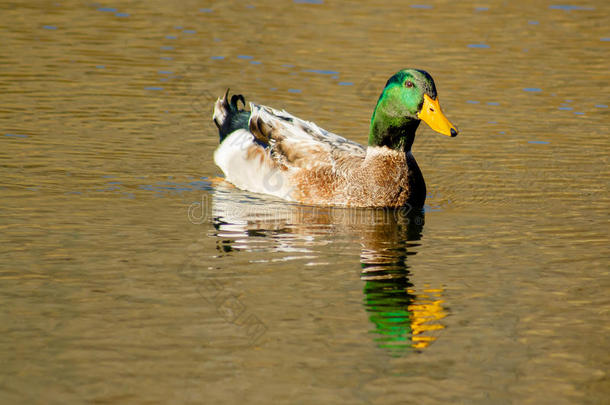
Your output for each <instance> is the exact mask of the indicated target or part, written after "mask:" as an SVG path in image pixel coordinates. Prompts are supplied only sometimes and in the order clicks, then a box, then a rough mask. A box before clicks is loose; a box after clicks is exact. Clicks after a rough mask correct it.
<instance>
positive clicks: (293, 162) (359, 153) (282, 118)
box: [248, 103, 366, 169]
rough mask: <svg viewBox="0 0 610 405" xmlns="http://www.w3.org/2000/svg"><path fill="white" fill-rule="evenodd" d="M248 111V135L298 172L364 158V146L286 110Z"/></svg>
mask: <svg viewBox="0 0 610 405" xmlns="http://www.w3.org/2000/svg"><path fill="white" fill-rule="evenodd" d="M250 109H251V115H250V120H249V125H248V129H249V131H250V133H252V135H253V136H254V138H255V139H256V142H258V143H259V144H260V145H261V146H263V147H264V148H265V149H267V150H268V151H269V153H270V154H271V156H272V157H273V158H274V159H276V160H277V161H278V163H280V164H283V165H286V166H288V167H295V168H302V169H310V168H312V167H314V166H317V165H332V166H333V167H334V166H335V165H336V163H337V159H340V158H345V157H353V158H359V157H360V158H364V157H365V156H366V149H365V147H364V146H362V145H360V144H359V143H356V142H353V141H350V140H348V139H346V138H343V137H342V136H339V135H337V134H333V133H332V132H328V131H326V130H325V129H322V128H320V127H319V126H317V125H316V124H314V123H313V122H309V121H305V120H302V119H300V118H297V117H295V116H294V115H292V114H289V113H287V112H286V111H283V110H282V111H278V110H275V109H273V108H271V107H266V106H262V105H256V104H253V103H250Z"/></svg>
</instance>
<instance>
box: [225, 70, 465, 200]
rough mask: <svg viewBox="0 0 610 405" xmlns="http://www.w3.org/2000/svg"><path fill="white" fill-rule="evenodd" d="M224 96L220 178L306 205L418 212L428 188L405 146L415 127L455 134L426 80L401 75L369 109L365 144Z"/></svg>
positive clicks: (423, 75) (415, 73)
mask: <svg viewBox="0 0 610 405" xmlns="http://www.w3.org/2000/svg"><path fill="white" fill-rule="evenodd" d="M240 101H241V103H242V104H243V106H244V107H245V106H246V102H245V99H244V97H243V96H242V95H233V96H232V97H231V99H230V100H229V90H227V92H226V94H225V95H224V97H221V98H219V99H218V100H217V101H216V105H215V107H214V115H213V119H214V122H215V123H216V126H217V127H218V132H219V134H220V145H219V147H218V148H217V149H216V151H215V152H214V162H215V163H216V164H217V165H218V166H219V167H220V168H221V169H222V171H223V172H224V174H225V179H226V180H227V181H229V182H231V183H233V184H234V185H235V186H237V187H239V188H241V189H244V190H247V191H251V192H256V193H264V194H270V195H273V196H277V197H280V198H283V199H286V200H289V201H296V202H300V203H304V204H323V205H338V206H352V207H402V206H405V205H407V204H409V205H411V206H417V207H421V206H423V204H424V201H425V199H426V184H425V182H424V178H423V176H422V173H421V171H420V169H419V167H418V166H417V162H416V161H415V158H414V157H413V154H412V153H411V145H412V144H413V140H414V137H415V131H416V129H417V127H418V125H419V123H420V121H422V120H423V121H424V122H426V123H427V124H428V125H429V126H430V127H431V128H432V129H433V130H435V131H437V132H440V133H441V134H444V135H448V136H452V137H454V136H456V135H457V134H458V130H457V128H456V127H455V126H454V125H453V124H451V122H449V120H448V119H447V118H446V117H445V116H444V115H443V112H442V111H441V108H440V105H439V102H438V97H437V94H436V87H435V85H434V80H433V79H432V77H431V76H430V75H429V74H428V73H427V72H425V71H423V70H418V69H404V70H401V71H399V72H397V73H396V74H395V75H393V76H392V77H391V78H390V79H389V80H388V82H387V83H386V85H385V87H384V89H383V91H382V93H381V96H380V97H379V100H378V101H377V106H376V107H375V110H374V111H373V116H372V118H371V126H370V130H369V137H368V146H363V145H360V144H359V143H356V142H353V141H350V140H348V139H345V138H343V137H341V136H339V135H336V134H333V133H331V132H328V131H326V130H324V129H322V128H320V127H318V126H317V125H316V124H314V123H312V122H308V121H304V120H302V119H300V118H297V117H295V116H293V115H291V114H289V113H287V112H286V111H278V110H275V109H273V108H270V107H266V106H263V105H256V104H254V103H250V111H246V110H245V109H240V108H239V102H240Z"/></svg>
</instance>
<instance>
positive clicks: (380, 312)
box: [360, 211, 446, 356]
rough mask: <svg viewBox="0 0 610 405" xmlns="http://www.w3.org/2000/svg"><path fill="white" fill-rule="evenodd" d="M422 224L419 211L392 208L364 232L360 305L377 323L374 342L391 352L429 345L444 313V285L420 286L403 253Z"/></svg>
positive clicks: (410, 246) (372, 320) (397, 353)
mask: <svg viewBox="0 0 610 405" xmlns="http://www.w3.org/2000/svg"><path fill="white" fill-rule="evenodd" d="M423 224H424V214H423V212H421V211H417V212H412V213H407V214H402V213H400V212H396V213H395V215H394V218H392V220H391V221H388V222H385V223H383V224H381V223H380V224H379V225H378V226H375V227H374V229H373V230H372V232H370V233H367V234H365V236H363V250H362V253H361V256H360V262H361V265H362V274H361V278H362V280H364V281H365V284H364V289H363V291H364V306H365V309H366V311H367V312H369V314H370V315H369V319H370V321H371V322H372V323H373V324H374V325H375V329H373V330H371V333H372V334H374V335H375V336H376V337H375V342H376V343H377V345H378V346H379V347H380V348H383V349H385V350H388V351H389V352H390V354H391V355H393V356H400V355H402V354H403V353H405V352H407V351H409V350H412V349H423V348H425V347H427V346H428V345H429V344H430V343H431V342H432V341H434V339H435V337H434V336H432V332H433V331H434V330H438V329H443V328H444V326H443V325H442V324H440V323H438V321H439V320H440V319H442V318H444V317H445V316H446V312H445V310H444V309H443V307H442V302H443V301H442V290H441V289H431V288H428V286H424V288H422V289H421V290H418V289H416V288H415V286H414V285H413V284H412V283H411V282H410V281H409V276H410V273H409V267H408V266H407V256H408V255H410V254H415V252H409V251H408V249H409V248H413V247H414V246H417V244H416V243H415V242H416V241H418V240H419V239H421V233H422V229H423Z"/></svg>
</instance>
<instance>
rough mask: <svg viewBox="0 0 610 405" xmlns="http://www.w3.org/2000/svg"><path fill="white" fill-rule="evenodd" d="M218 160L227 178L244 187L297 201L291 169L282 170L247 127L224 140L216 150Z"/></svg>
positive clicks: (217, 162)
mask: <svg viewBox="0 0 610 405" xmlns="http://www.w3.org/2000/svg"><path fill="white" fill-rule="evenodd" d="M261 157H262V158H261ZM214 162H215V163H216V164H217V165H218V167H220V168H221V169H222V171H223V172H224V174H225V176H226V180H227V181H229V182H231V183H233V184H234V185H235V186H237V187H239V188H241V189H243V190H248V191H252V192H255V193H263V194H270V195H273V196H276V197H280V198H283V199H286V200H290V201H293V198H292V197H291V194H292V186H291V184H290V180H289V177H290V169H287V170H280V169H279V168H278V167H277V165H276V164H275V163H274V162H273V161H272V159H271V157H270V156H269V152H268V151H267V150H265V149H263V148H262V147H261V146H260V145H258V144H256V142H255V141H254V137H253V136H252V134H251V133H250V132H249V131H246V130H245V129H238V130H237V131H234V132H232V133H231V134H230V135H229V136H227V138H226V139H224V140H223V142H222V143H221V144H220V146H219V147H218V149H216V151H215V152H214Z"/></svg>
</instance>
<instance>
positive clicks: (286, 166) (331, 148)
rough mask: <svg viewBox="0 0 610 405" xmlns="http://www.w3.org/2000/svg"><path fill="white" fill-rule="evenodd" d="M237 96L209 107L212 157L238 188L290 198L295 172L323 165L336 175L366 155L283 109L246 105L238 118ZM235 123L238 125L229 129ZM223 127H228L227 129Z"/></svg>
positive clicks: (291, 197) (360, 148) (361, 148)
mask: <svg viewBox="0 0 610 405" xmlns="http://www.w3.org/2000/svg"><path fill="white" fill-rule="evenodd" d="M239 97H241V96H239ZM239 100H240V98H236V96H233V98H232V100H231V103H229V102H228V94H227V95H225V97H224V98H220V99H218V101H217V102H216V106H215V109H214V121H215V122H216V125H217V126H218V127H219V131H220V133H221V144H220V146H219V147H218V149H216V151H215V152H214V161H215V162H216V164H217V165H218V166H219V167H220V168H221V169H222V171H223V172H224V173H225V176H226V179H227V180H228V181H230V182H231V183H233V184H235V185H236V186H237V187H239V188H242V189H245V190H249V191H253V192H258V193H265V194H271V195H275V196H278V197H281V198H285V199H288V200H292V199H295V197H294V194H293V193H294V186H295V185H294V175H295V174H297V173H299V172H302V171H304V170H305V171H308V170H313V169H316V168H320V167H325V168H326V169H329V170H327V172H331V173H332V174H333V175H337V176H342V172H343V171H344V170H346V168H347V167H348V166H350V165H352V164H353V163H354V162H358V161H361V160H363V159H364V158H365V157H366V149H365V148H364V147H363V146H362V145H360V144H358V143H356V142H352V141H349V140H347V139H345V138H343V137H341V136H339V135H336V134H333V133H331V132H328V131H326V130H324V129H322V128H320V127H318V126H317V125H316V124H314V123H312V122H308V121H304V120H302V119H300V118H297V117H295V116H293V115H291V114H289V113H287V112H286V111H278V110H275V109H273V108H270V107H266V106H262V105H256V104H253V103H250V112H249V117H248V118H249V119H248V120H247V122H244V121H243V120H242V118H243V116H244V113H246V111H245V110H239V109H238V108H237V101H239ZM241 100H243V98H241ZM236 117H237V118H239V119H237V118H236ZM239 121H241V122H239ZM228 122H229V123H230V125H229V124H227V123H228ZM235 122H237V123H238V125H237V126H238V128H233V124H234V123H235ZM225 127H226V128H225ZM229 127H231V130H232V131H231V132H230V133H227V132H229V131H227V128H229Z"/></svg>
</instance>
